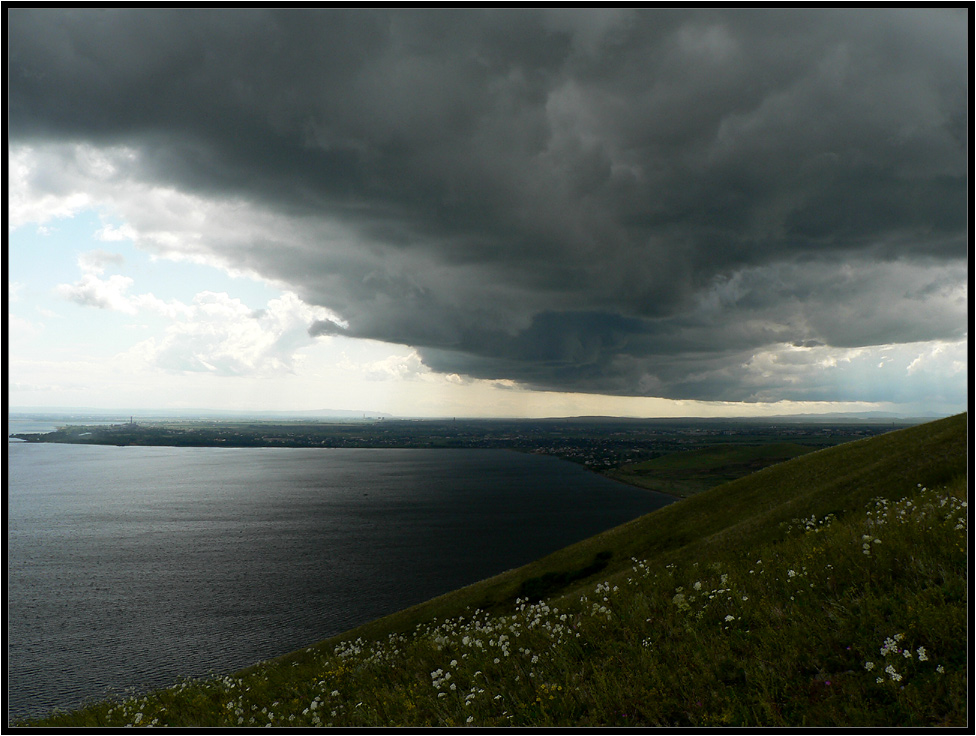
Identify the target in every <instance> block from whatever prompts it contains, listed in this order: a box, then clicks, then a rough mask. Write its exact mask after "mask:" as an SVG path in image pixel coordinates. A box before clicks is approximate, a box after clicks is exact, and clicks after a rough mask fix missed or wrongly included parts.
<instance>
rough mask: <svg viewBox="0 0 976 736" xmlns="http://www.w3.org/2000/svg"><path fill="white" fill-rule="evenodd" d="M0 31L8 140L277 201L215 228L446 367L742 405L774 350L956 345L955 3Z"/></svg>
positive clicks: (960, 178) (304, 17)
mask: <svg viewBox="0 0 976 736" xmlns="http://www.w3.org/2000/svg"><path fill="white" fill-rule="evenodd" d="M8 19H9V45H8V49H9V50H8V62H9V65H8V69H9V75H10V97H9V104H8V114H9V123H10V136H11V140H12V142H14V143H17V142H32V143H35V144H38V145H40V144H42V143H44V142H45V141H86V142H91V143H94V144H96V145H114V144H124V145H128V146H131V147H134V148H136V149H138V151H139V166H140V167H141V169H140V170H141V175H142V176H143V177H144V178H146V179H150V180H153V181H157V182H159V183H162V184H168V185H173V186H176V187H178V188H179V189H181V190H184V191H190V192H194V193H196V194H199V195H203V196H211V197H217V198H221V197H237V198H244V199H246V200H249V201H250V202H251V203H252V204H253V205H254V206H256V207H263V208H268V209H270V210H272V211H274V212H276V213H279V214H280V215H282V216H284V217H287V218H290V221H291V222H292V223H293V226H294V227H295V228H298V229H299V230H302V232H304V233H305V239H304V241H303V242H301V243H300V244H296V243H295V242H292V241H289V242H284V241H282V242H275V241H273V240H272V241H268V240H259V239H248V238H246V237H240V238H237V239H233V238H228V239H224V240H221V241H219V242H215V243H211V244H209V245H207V246H206V247H209V248H211V249H212V250H213V251H214V252H216V253H217V254H218V255H219V256H221V257H222V258H224V259H227V260H229V261H230V262H233V263H240V264H246V265H247V266H248V267H251V268H255V269H256V270H258V271H259V272H261V273H263V274H264V275H266V276H268V277H270V278H276V279H279V280H282V281H284V282H287V283H290V284H291V285H292V286H293V287H294V288H295V289H296V290H297V291H298V292H299V293H300V294H301V295H302V296H303V297H304V298H305V299H306V300H309V301H312V302H315V303H318V304H321V305H324V306H327V307H330V308H332V309H335V310H336V311H337V312H338V313H339V314H340V315H341V316H342V318H343V319H344V320H346V321H347V322H348V325H349V327H348V330H346V331H345V332H346V334H350V335H354V336H362V337H369V338H374V339H380V340H388V341H393V342H400V343H407V344H411V345H415V346H417V347H418V348H419V349H420V351H421V354H422V356H423V357H424V360H425V362H427V363H428V365H430V366H431V367H433V368H435V369H437V370H442V371H448V372H460V373H466V374H469V375H473V376H479V377H488V378H511V379H516V380H520V381H524V382H526V383H528V384H531V385H533V386H536V387H542V388H549V389H569V390H582V391H600V392H615V393H622V394H651V395H659V396H673V397H687V398H728V399H742V398H746V399H748V398H754V397H755V396H756V395H757V394H756V391H755V386H752V385H750V384H749V383H748V381H746V380H745V379H744V378H743V375H742V373H741V371H740V370H738V369H735V368H734V366H741V365H743V364H745V363H748V360H749V357H750V356H751V355H752V354H753V353H754V352H755V351H757V350H760V349H762V348H764V347H766V346H770V345H774V344H783V345H793V346H808V347H812V346H817V345H833V346H849V347H857V346H863V345H873V344H882V343H885V342H908V341H915V340H930V339H959V338H960V337H962V336H963V335H964V334H965V330H966V325H965V303H964V296H965V279H966V257H967V230H966V228H967V223H966V216H967V211H968V209H967V208H968V199H967V165H968V164H967V162H968V151H967V140H968V133H969V129H968V118H967V111H968V104H969V103H968V77H967V74H968V47H967V24H968V14H967V11H966V10H953V9H935V10H910V9H904V10H894V11H892V10H883V9H879V10H875V9H867V10H851V9H837V10H803V9H790V10H772V11H768V10H756V11H752V10H703V11H663V10H649V11H631V10H620V9H607V10H603V9H599V10H597V9H592V10H583V11H568V10H554V11H529V10H515V11H474V10H459V11H373V10H361V11H321V12H311V11H288V10H285V11H264V10H256V11H245V10H233V11H220V10H215V11H197V10H179V11H162V10H160V11H157V10H97V11H96V10H78V11H66V10H24V9H14V10H11V11H9V14H8ZM328 227H341V228H342V229H343V232H345V233H347V237H345V238H339V239H336V238H326V237H324V236H323V233H324V232H325V231H326V230H327V229H328ZM960 290H962V291H960ZM960 295H962V297H963V303H961V304H960ZM334 331H335V328H334V326H332V325H331V323H330V324H329V325H326V326H322V325H316V326H312V327H311V328H310V332H311V334H331V333H332V332H334Z"/></svg>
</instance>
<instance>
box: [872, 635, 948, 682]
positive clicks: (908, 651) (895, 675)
mask: <svg viewBox="0 0 976 736" xmlns="http://www.w3.org/2000/svg"><path fill="white" fill-rule="evenodd" d="M904 639H905V635H904V634H903V633H897V634H894V635H893V636H889V637H886V638H885V640H884V643H883V644H882V645H881V647H880V648H879V650H878V651H879V653H880V655H881V657H882V661H881V662H878V663H875V661H874V660H873V659H868V660H865V661H864V669H865V670H867V671H868V672H873V671H874V670H875V669H876V668H880V667H881V666H882V665H884V674H882V675H878V676H877V677H876V679H875V683H876V684H878V685H881V684H884V683H885V682H891V683H900V682H901V681H902V680H904V679H905V677H906V676H907V675H908V674H909V670H911V671H913V672H917V671H918V669H919V668H918V666H917V665H916V663H918V664H921V663H924V662H930V661H931V658H930V657H929V653H928V650H927V649H926V648H925V647H924V646H918V647H915V648H914V649H912V648H911V647H906V646H902V641H903V640H904ZM896 665H897V667H901V668H902V671H901V672H899V671H898V669H897V667H896ZM913 665H915V666H913ZM935 672H936V673H937V674H940V675H941V674H943V673H944V672H945V668H944V667H943V666H942V665H941V664H939V665H935ZM885 675H887V679H886V678H885Z"/></svg>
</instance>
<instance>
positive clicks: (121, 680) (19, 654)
mask: <svg viewBox="0 0 976 736" xmlns="http://www.w3.org/2000/svg"><path fill="white" fill-rule="evenodd" d="M7 450H8V490H9V494H8V504H9V505H8V521H7V551H8V557H7V573H8V575H7V674H8V679H7V687H8V700H7V703H8V713H7V716H8V719H10V718H18V717H24V716H26V715H37V714H43V713H46V712H48V711H50V710H51V709H53V708H55V707H60V708H71V707H74V706H76V705H77V704H79V703H80V702H81V701H83V700H85V699H90V698H103V697H105V696H106V695H108V694H110V693H112V692H122V691H124V690H125V689H126V688H130V687H134V688H146V687H163V686H167V685H170V684H173V683H174V682H175V681H176V680H177V679H178V678H179V677H181V676H184V675H187V676H201V675H206V674H208V673H210V672H219V673H223V672H230V671H233V670H236V669H239V668H241V667H245V666H247V665H249V664H253V663H254V662H256V661H258V660H261V659H267V658H269V657H274V656H277V655H280V654H284V653H286V652H289V651H292V650H294V649H298V648H300V647H303V646H306V645H308V644H310V643H312V642H315V641H317V640H320V639H324V638H326V637H329V636H332V635H334V634H337V633H341V632H342V631H345V630H347V629H349V628H351V627H353V626H355V625H357V624H359V623H362V622H365V621H367V620H370V619H373V618H376V617H378V616H382V615H384V614H386V613H390V612H393V611H396V610H399V609H401V608H404V607H405V606H409V605H412V604H414V603H419V602H421V601H424V600H427V599H429V598H432V597H434V596H436V595H439V594H441V593H444V592H447V591H450V590H453V589H455V588H457V587H460V586H462V585H466V584H468V583H472V582H476V581H477V580H481V579H483V578H486V577H489V576H491V575H494V574H496V573H498V572H501V571H503V570H506V569H508V568H511V567H516V566H519V565H522V564H525V563H527V562H529V561H531V560H533V559H536V558H538V557H540V556H542V555H544V554H546V553H548V552H551V551H553V550H555V549H558V548H560V547H563V546H566V545H567V544H570V543H572V542H574V541H577V540H579V539H582V538H585V537H588V536H591V535H592V534H595V533H596V532H599V531H601V530H603V529H606V528H609V527H611V526H615V525H617V524H620V523H622V522H624V521H627V520H629V519H632V518H634V517H636V516H639V515H641V514H644V513H646V512H648V511H651V510H653V509H655V508H659V507H660V506H663V505H665V504H666V503H668V502H670V501H671V498H670V497H667V496H663V495H659V494H653V493H649V492H646V491H642V490H639V489H635V488H630V487H628V486H624V485H621V484H618V483H614V482H612V481H609V480H607V479H605V478H602V477H600V476H597V475H595V474H593V473H590V472H588V471H586V470H585V469H583V468H581V467H579V466H576V465H573V464H571V463H568V462H564V461H560V460H557V459H555V458H549V457H541V456H535V455H523V454H518V453H514V452H505V451H500V450H499V451H494V450H364V449H361V450H355V449H349V450H342V449H308V450H305V449H224V448H166V447H150V448H138V447H85V446H79V445H43V444H26V443H17V442H11V443H9V444H8V445H7Z"/></svg>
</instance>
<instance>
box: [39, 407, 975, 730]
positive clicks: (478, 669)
mask: <svg viewBox="0 0 976 736" xmlns="http://www.w3.org/2000/svg"><path fill="white" fill-rule="evenodd" d="M966 430H967V418H966V415H960V416H957V417H951V418H949V419H945V420H940V421H938V422H933V423H930V424H926V425H921V426H918V427H912V428H909V429H905V430H900V431H896V432H891V433H889V434H886V435H882V436H879V437H875V438H871V439H867V440H861V441H858V442H853V443H850V444H846V445H842V446H839V447H834V448H829V449H826V450H821V451H818V452H814V453H810V454H807V455H804V456H802V457H799V458H796V459H794V460H791V461H788V462H784V463H780V464H778V465H774V466H771V467H768V468H766V469H764V470H761V471H759V472H757V473H754V474H752V475H749V476H747V477H744V478H741V479H739V480H736V481H733V482H731V483H727V484H725V485H722V486H718V487H716V488H713V489H711V490H708V491H704V492H702V493H700V494H697V495H695V496H693V497H691V498H688V499H686V500H684V501H681V502H680V503H678V504H674V505H672V506H669V507H666V508H664V509H661V510H659V511H656V512H654V513H652V514H649V515H647V516H644V517H641V518H640V519H636V520H634V521H632V522H630V523H628V524H625V525H623V526H620V527H617V528H615V529H611V530H609V531H607V532H605V533H603V534H600V535H597V536H595V537H592V538H590V539H587V540H584V541H582V542H580V543H578V544H575V545H572V546H571V547H567V548H566V549H563V550H560V551H558V552H556V553H554V554H552V555H549V556H548V557H546V558H543V559H542V560H539V561H536V562H534V563H532V564H530V565H527V566H525V567H523V568H519V569H517V570H511V571H508V572H506V573H503V574H502V575H499V576H496V577H494V578H491V579H489V580H486V581H483V582H481V583H478V584H476V585H472V586H469V587H467V588H463V589H461V590H459V591H455V592H453V593H450V594H448V595H445V596H441V597H440V598H436V599H434V600H432V601H428V602H427V603H424V604H421V605H419V606H414V607H413V608H410V609H406V610H404V611H401V612H399V613H397V614H394V615H392V616H388V617H385V618H383V619H379V620H377V621H374V622H372V623H370V624H367V625H365V626H362V627H359V628H357V629H354V630H353V631H350V632H347V633H346V634H344V635H342V636H339V637H335V638H334V639H330V640H328V641H325V642H321V643H319V644H316V645H314V646H311V647H309V648H308V649H305V650H302V651H299V652H295V653H292V654H290V655H287V656H285V657H282V658H280V659H277V660H274V661H271V662H265V663H260V664H258V665H255V666H254V667H251V668H249V669H248V670H245V671H242V672H239V673H236V674H234V675H231V676H224V677H215V678H212V679H209V680H203V681H187V682H184V683H181V684H179V685H177V686H175V687H173V688H170V689H167V690H162V691H158V692H155V693H151V694H149V695H148V696H145V697H140V698H132V699H129V700H126V701H122V702H117V703H101V704H93V705H91V706H89V707H87V708H85V709H83V710H80V711H76V712H73V713H68V714H55V715H54V716H52V717H50V718H47V719H45V720H43V721H35V722H33V723H32V725H34V724H36V725H54V726H62V725H126V724H136V725H150V724H152V725H227V726H236V725H268V724H273V725H328V724H334V725H464V724H470V725H533V726H547V725H550V726H551V725H644V726H655V725H684V726H698V725H770V726H784V725H786V726H801V725H831V726H842V725H848V726H886V725H887V726H893V725H898V726H906V725H918V726H921V725H957V726H959V725H965V724H966V723H967V722H968V713H967V711H966V703H967V696H968V692H969V689H968V682H967V664H966V663H967V652H968V642H967V640H966V636H967V621H968V618H967V610H966V608H967V584H966V575H967V539H968V508H967V493H968V490H967V485H966V463H967V447H968V445H967V436H966Z"/></svg>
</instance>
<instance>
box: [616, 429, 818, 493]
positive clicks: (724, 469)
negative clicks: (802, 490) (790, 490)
mask: <svg viewBox="0 0 976 736" xmlns="http://www.w3.org/2000/svg"><path fill="white" fill-rule="evenodd" d="M814 449H816V448H814V447H810V446H809V445H801V444H798V443H793V442H777V443H773V444H764V445H742V444H722V445H712V446H710V447H703V448H701V449H698V450H689V451H687V452H671V453H668V454H667V455H664V456H662V457H658V458H654V459H653V460H645V461H644V462H640V463H630V464H628V465H622V466H621V467H619V468H616V469H614V470H610V471H607V473H606V475H608V476H609V477H611V478H614V479H616V480H619V481H622V482H624V483H630V484H631V485H635V486H640V487H641V488H647V489H648V490H651V491H661V492H663V493H670V494H672V495H675V496H682V497H686V496H690V495H692V494H693V493H699V492H701V491H704V490H708V489H709V488H714V487H715V486H717V485H721V484H722V483H728V482H729V481H732V480H737V479H738V478H742V477H743V476H746V475H749V474H750V473H754V472H756V471H757V470H761V469H762V468H765V467H768V466H770V465H775V464H776V463H781V462H783V461H784V460H789V459H791V458H794V457H798V456H800V455H805V454H806V453H808V452H813V451H814Z"/></svg>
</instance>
